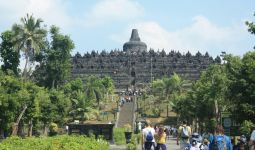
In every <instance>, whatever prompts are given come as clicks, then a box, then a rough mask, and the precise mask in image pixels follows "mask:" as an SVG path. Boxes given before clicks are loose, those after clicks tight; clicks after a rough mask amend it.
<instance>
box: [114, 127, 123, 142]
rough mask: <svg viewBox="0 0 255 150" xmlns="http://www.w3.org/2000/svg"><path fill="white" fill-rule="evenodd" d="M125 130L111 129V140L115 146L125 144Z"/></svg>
mask: <svg viewBox="0 0 255 150" xmlns="http://www.w3.org/2000/svg"><path fill="white" fill-rule="evenodd" d="M124 132H125V128H114V129H113V138H114V142H115V144H117V145H121V144H125V143H126V139H125V134H124Z"/></svg>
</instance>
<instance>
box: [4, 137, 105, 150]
mask: <svg viewBox="0 0 255 150" xmlns="http://www.w3.org/2000/svg"><path fill="white" fill-rule="evenodd" d="M0 149H7V150H14V149H15V150H33V149H40V150H48V149H51V150H71V149H72V150H102V149H104V150H109V145H108V143H107V142H106V141H104V140H98V141H97V140H95V139H93V138H88V137H84V136H68V135H64V136H55V137H41V138H26V139H21V138H18V137H10V138H8V139H6V140H4V141H2V142H1V144H0Z"/></svg>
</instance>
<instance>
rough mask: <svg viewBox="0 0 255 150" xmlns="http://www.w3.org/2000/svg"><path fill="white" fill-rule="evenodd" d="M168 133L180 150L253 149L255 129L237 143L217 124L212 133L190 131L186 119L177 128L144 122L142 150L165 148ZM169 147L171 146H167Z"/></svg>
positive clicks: (164, 149)
mask: <svg viewBox="0 0 255 150" xmlns="http://www.w3.org/2000/svg"><path fill="white" fill-rule="evenodd" d="M170 135H172V136H173V137H176V144H177V145H179V146H180V150H254V145H255V130H253V132H252V133H251V136H250V137H249V141H248V140H247V138H246V137H245V136H244V135H241V136H240V138H239V139H238V142H237V144H234V143H233V142H232V141H231V138H230V137H229V136H227V135H225V134H224V128H223V127H222V126H221V125H217V126H216V127H215V129H214V133H210V132H209V131H207V132H205V133H203V134H199V133H197V132H192V129H191V127H190V126H188V125H187V122H186V121H183V122H182V124H181V125H180V126H179V128H178V129H176V128H174V127H169V126H161V125H160V126H157V125H156V126H154V127H153V126H152V125H151V123H150V121H148V120H147V121H146V122H145V128H144V129H142V150H167V146H166V141H167V140H168V139H170ZM169 149H171V147H169Z"/></svg>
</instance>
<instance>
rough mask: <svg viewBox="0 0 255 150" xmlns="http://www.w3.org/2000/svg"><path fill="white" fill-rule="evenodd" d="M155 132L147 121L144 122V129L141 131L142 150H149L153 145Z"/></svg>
mask: <svg viewBox="0 0 255 150" xmlns="http://www.w3.org/2000/svg"><path fill="white" fill-rule="evenodd" d="M154 135H155V130H154V128H153V127H151V123H150V121H149V120H146V122H145V128H144V129H143V130H142V150H151V147H152V145H154V143H155V138H154Z"/></svg>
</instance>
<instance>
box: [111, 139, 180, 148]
mask: <svg viewBox="0 0 255 150" xmlns="http://www.w3.org/2000/svg"><path fill="white" fill-rule="evenodd" d="M110 147H111V149H112V150H126V145H111V146H110ZM166 147H167V149H168V150H179V149H180V148H179V146H178V145H176V138H173V137H171V138H170V139H169V140H167V143H166ZM141 149H142V147H141V144H139V145H137V150H141Z"/></svg>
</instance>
